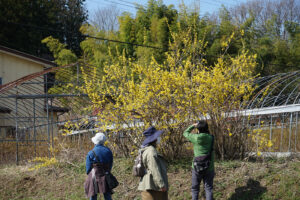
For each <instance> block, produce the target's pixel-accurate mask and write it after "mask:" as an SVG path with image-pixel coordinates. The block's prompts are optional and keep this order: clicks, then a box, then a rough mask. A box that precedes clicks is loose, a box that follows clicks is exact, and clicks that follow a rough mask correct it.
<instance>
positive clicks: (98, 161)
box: [92, 150, 100, 163]
mask: <svg viewBox="0 0 300 200" xmlns="http://www.w3.org/2000/svg"><path fill="white" fill-rule="evenodd" d="M92 151H93V154H94V156H95V158H96V161H97V163H100V160H99V159H98V156H97V155H96V153H95V151H94V150H92Z"/></svg>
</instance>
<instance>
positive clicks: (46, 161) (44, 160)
mask: <svg viewBox="0 0 300 200" xmlns="http://www.w3.org/2000/svg"><path fill="white" fill-rule="evenodd" d="M30 162H37V163H39V164H37V165H35V166H34V167H32V168H29V171H33V170H39V169H40V168H42V167H49V166H53V165H56V164H57V163H58V161H57V160H56V158H55V157H53V158H48V157H36V158H35V159H33V160H31V161H30Z"/></svg>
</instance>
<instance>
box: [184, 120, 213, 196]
mask: <svg viewBox="0 0 300 200" xmlns="http://www.w3.org/2000/svg"><path fill="white" fill-rule="evenodd" d="M194 129H197V133H196V134H193V133H191V132H192V131H193V130H194ZM183 135H184V137H186V139H187V140H189V141H190V142H191V143H192V144H193V149H194V159H193V164H192V189H191V191H192V200H198V198H199V190H200V183H201V180H203V183H204V188H205V196H206V200H212V199H213V180H214V176H215V170H214V151H213V141H214V136H213V135H211V134H210V133H209V129H208V124H207V122H206V121H204V120H201V121H199V122H198V123H196V124H193V125H191V126H189V127H188V128H187V129H186V130H185V131H184V133H183Z"/></svg>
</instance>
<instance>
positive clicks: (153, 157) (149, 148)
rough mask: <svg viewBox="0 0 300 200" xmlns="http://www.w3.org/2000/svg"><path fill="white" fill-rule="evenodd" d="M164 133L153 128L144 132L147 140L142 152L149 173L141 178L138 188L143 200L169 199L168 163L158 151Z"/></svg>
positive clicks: (144, 142)
mask: <svg viewBox="0 0 300 200" xmlns="http://www.w3.org/2000/svg"><path fill="white" fill-rule="evenodd" d="M162 133H163V131H161V130H156V129H155V127H153V126H151V127H150V128H148V129H147V130H145V131H144V132H143V134H144V136H145V137H146V138H145V140H144V141H143V143H142V147H141V151H142V159H143V164H144V166H145V168H146V171H147V172H146V174H145V175H144V176H143V177H142V178H141V180H140V183H139V187H138V190H139V191H141V196H142V200H167V199H168V189H169V185H168V176H167V162H166V161H165V159H164V158H163V157H162V156H161V155H160V154H158V152H157V150H156V146H157V144H158V143H159V141H160V135H161V134H162Z"/></svg>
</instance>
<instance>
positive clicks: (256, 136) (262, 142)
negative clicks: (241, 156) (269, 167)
mask: <svg viewBox="0 0 300 200" xmlns="http://www.w3.org/2000/svg"><path fill="white" fill-rule="evenodd" d="M251 136H252V140H253V142H255V143H256V152H257V155H258V156H261V152H262V151H263V150H266V149H267V148H270V147H272V146H273V143H272V141H271V140H270V139H269V138H268V134H267V133H263V131H262V129H255V130H253V132H252V135H251Z"/></svg>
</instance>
